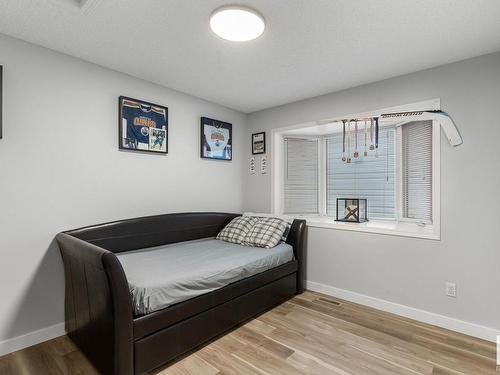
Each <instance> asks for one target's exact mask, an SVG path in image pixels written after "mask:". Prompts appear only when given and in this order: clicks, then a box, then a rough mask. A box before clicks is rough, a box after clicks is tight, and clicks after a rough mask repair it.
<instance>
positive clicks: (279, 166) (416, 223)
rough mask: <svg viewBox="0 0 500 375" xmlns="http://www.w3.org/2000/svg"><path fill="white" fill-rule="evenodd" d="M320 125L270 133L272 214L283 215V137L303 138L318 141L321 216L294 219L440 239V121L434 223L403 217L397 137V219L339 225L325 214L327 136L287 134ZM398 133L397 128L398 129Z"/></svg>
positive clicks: (436, 125) (435, 142)
mask: <svg viewBox="0 0 500 375" xmlns="http://www.w3.org/2000/svg"><path fill="white" fill-rule="evenodd" d="M430 109H434V110H440V100H439V99H433V100H429V101H424V102H419V103H414V104H408V105H404V106H398V107H392V108H386V109H382V110H377V111H370V112H364V113H360V114H352V115H347V116H342V117H344V118H363V117H373V116H377V115H379V114H381V113H388V112H404V111H420V110H430ZM318 125H321V121H318V122H316V121H314V122H308V123H304V124H298V125H294V126H291V127H285V128H279V129H274V130H272V131H271V144H272V153H273V159H274V161H275V162H274V163H273V165H272V168H271V178H272V180H271V191H272V194H271V204H272V212H273V214H274V215H277V216H284V217H286V216H288V217H291V216H292V215H284V214H283V208H284V178H285V176H284V173H285V168H284V166H285V164H284V163H285V162H286V161H285V153H284V137H285V136H286V137H287V138H292V137H296V138H302V139H306V138H307V139H319V141H318V146H319V147H318V152H319V159H318V164H319V173H318V179H319V191H318V194H319V199H318V204H319V214H313V215H293V217H301V218H304V219H306V221H307V224H308V225H309V226H312V227H319V228H329V229H338V230H348V231H356V232H368V233H379V234H386V235H396V236H404V237H414V238H424V239H432V240H440V239H441V217H440V212H441V197H440V190H441V187H440V181H441V170H440V164H441V125H440V122H439V121H438V120H432V222H423V221H422V220H418V219H411V218H403V217H402V188H403V184H402V158H401V152H400V150H399V151H398V149H400V147H401V144H399V142H398V141H397V137H394V141H395V143H396V145H395V147H396V158H395V159H396V169H395V174H396V176H395V184H396V194H395V197H396V202H395V203H396V206H395V211H396V218H395V219H394V220H392V219H376V220H375V219H372V220H369V221H368V222H366V223H360V224H358V223H340V222H336V221H335V220H334V218H333V217H330V216H327V215H326V210H327V207H326V195H327V191H326V190H327V186H326V185H327V184H326V178H327V169H326V162H327V161H326V139H327V138H328V135H321V136H294V135H290V134H287V132H288V131H290V130H297V129H303V128H304V129H305V128H309V127H314V126H315V127H317V126H318ZM396 131H397V129H396Z"/></svg>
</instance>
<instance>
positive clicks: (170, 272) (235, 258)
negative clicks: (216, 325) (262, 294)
mask: <svg viewBox="0 0 500 375" xmlns="http://www.w3.org/2000/svg"><path fill="white" fill-rule="evenodd" d="M117 257H118V259H119V260H120V262H121V264H122V266H123V269H124V271H125V275H126V276H127V280H128V283H129V288H130V293H131V296H132V302H133V307H134V312H135V314H136V315H143V314H148V313H151V312H153V311H157V310H160V309H163V308H165V307H167V306H170V305H173V304H175V303H178V302H182V301H185V300H187V299H190V298H193V297H196V296H199V295H201V294H204V293H208V292H211V291H213V290H216V289H219V288H222V287H224V286H226V285H228V284H230V283H232V282H235V281H238V280H241V279H244V278H246V277H249V276H252V275H256V274H258V273H260V272H264V271H266V270H268V269H271V268H273V267H276V266H279V265H281V264H284V263H287V262H289V261H291V260H292V259H293V248H292V247H291V246H290V245H288V244H285V243H280V244H278V245H277V246H276V247H274V248H272V249H263V248H259V247H250V246H242V245H236V244H231V243H228V242H224V241H221V240H216V239H203V240H197V241H187V242H180V243H176V244H170V245H164V246H158V247H152V248H148V249H141V250H135V251H129V252H126V253H121V254H117Z"/></svg>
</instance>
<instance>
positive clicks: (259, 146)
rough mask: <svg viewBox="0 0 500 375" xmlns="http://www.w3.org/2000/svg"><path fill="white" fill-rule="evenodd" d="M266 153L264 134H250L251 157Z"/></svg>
mask: <svg viewBox="0 0 500 375" xmlns="http://www.w3.org/2000/svg"><path fill="white" fill-rule="evenodd" d="M265 153H266V133H265V132H261V133H254V134H252V155H259V154H265Z"/></svg>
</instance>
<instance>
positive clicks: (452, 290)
mask: <svg viewBox="0 0 500 375" xmlns="http://www.w3.org/2000/svg"><path fill="white" fill-rule="evenodd" d="M446 295H447V296H448V297H454V298H456V297H457V284H456V283H453V282H451V281H447V282H446Z"/></svg>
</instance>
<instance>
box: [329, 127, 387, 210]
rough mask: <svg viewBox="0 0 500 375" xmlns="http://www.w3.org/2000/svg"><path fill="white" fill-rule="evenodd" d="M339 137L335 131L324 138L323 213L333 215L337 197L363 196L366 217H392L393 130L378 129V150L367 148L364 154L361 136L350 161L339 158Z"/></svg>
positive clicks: (340, 138)
mask: <svg viewBox="0 0 500 375" xmlns="http://www.w3.org/2000/svg"><path fill="white" fill-rule="evenodd" d="M342 138H343V137H342V134H335V135H333V136H330V137H329V138H327V140H326V154H327V156H326V158H327V171H326V173H327V176H326V203H327V211H326V212H327V214H328V215H329V216H333V217H335V216H336V199H337V198H365V199H366V200H367V204H368V219H370V218H371V219H395V218H396V209H395V206H396V196H395V170H396V162H395V129H394V128H382V129H380V134H379V148H378V152H376V151H369V155H368V156H366V157H365V156H362V154H363V152H364V139H363V140H362V142H361V141H360V145H361V147H360V150H359V152H360V156H359V157H358V158H353V157H352V162H351V163H350V164H348V163H345V162H344V161H342ZM352 149H354V147H353V146H351V150H352ZM376 155H378V156H376Z"/></svg>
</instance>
